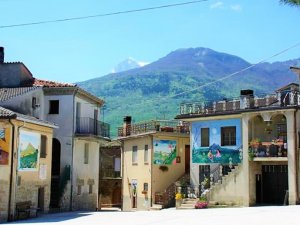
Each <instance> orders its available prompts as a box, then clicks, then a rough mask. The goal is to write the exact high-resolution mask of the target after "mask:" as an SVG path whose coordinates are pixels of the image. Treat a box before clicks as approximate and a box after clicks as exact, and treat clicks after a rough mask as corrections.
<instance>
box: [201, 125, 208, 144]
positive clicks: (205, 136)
mask: <svg viewBox="0 0 300 225" xmlns="http://www.w3.org/2000/svg"><path fill="white" fill-rule="evenodd" d="M201 147H209V128H201Z"/></svg>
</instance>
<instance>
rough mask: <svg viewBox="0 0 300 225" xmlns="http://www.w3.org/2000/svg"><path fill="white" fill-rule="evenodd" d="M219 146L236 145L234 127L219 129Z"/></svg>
mask: <svg viewBox="0 0 300 225" xmlns="http://www.w3.org/2000/svg"><path fill="white" fill-rule="evenodd" d="M221 145H222V146H226V145H236V127H221Z"/></svg>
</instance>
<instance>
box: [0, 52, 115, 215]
mask: <svg viewBox="0 0 300 225" xmlns="http://www.w3.org/2000/svg"><path fill="white" fill-rule="evenodd" d="M1 54H2V56H3V57H2V59H3V60H2V61H0V77H1V79H0V81H1V83H0V105H1V106H4V107H6V108H9V109H11V110H13V111H16V112H20V113H22V114H25V115H29V116H33V117H35V118H39V119H42V120H45V121H50V122H52V123H55V124H57V125H58V127H59V128H58V129H56V130H55V131H54V134H53V140H52V146H53V151H52V158H53V160H52V177H51V201H50V207H51V209H52V210H53V211H58V210H60V211H61V210H63V211H64V210H77V209H88V210H95V209H97V208H98V199H99V187H98V186H99V151H100V150H99V149H100V146H101V145H102V144H104V143H106V142H107V141H109V140H110V126H109V124H107V123H104V122H102V121H101V120H100V115H101V113H100V110H101V107H102V105H103V104H104V101H103V100H101V99H99V98H98V97H96V96H94V95H92V94H90V93H88V92H87V91H85V90H83V89H81V88H79V87H78V86H77V85H75V84H67V83H59V82H54V81H45V80H40V79H36V78H34V77H33V76H32V74H31V73H30V71H29V70H28V69H27V68H26V67H25V66H24V64H23V63H19V62H18V63H7V62H4V50H3V48H2V51H1V48H0V55H1ZM10 76H13V77H14V80H15V82H13V83H11V82H10V81H9V79H8V78H9V77H10ZM5 77H6V78H5Z"/></svg>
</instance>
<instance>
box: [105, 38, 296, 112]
mask: <svg viewBox="0 0 300 225" xmlns="http://www.w3.org/2000/svg"><path fill="white" fill-rule="evenodd" d="M299 46H300V42H298V43H296V44H294V45H292V46H290V47H288V48H285V49H283V50H281V51H279V52H277V53H275V54H273V55H272V56H270V57H267V58H265V59H262V60H260V61H258V62H257V63H255V64H252V65H250V66H247V67H245V68H243V69H241V70H238V71H236V72H233V73H231V74H228V75H226V76H224V77H221V78H219V79H217V80H214V81H211V82H208V83H206V84H203V85H200V86H199V87H197V88H193V89H190V90H187V91H183V92H180V93H177V94H174V95H170V96H166V97H160V98H156V99H152V100H148V101H145V102H143V103H141V104H137V105H145V104H149V103H152V102H155V101H163V100H167V99H171V98H174V97H177V96H180V95H183V94H187V93H190V92H193V91H196V90H199V89H201V88H204V87H207V86H210V85H212V84H215V83H218V82H220V81H223V80H226V79H228V78H231V77H233V76H235V75H238V74H241V73H242V72H245V71H247V70H249V69H251V68H253V67H255V66H257V65H259V64H261V63H264V62H267V61H269V60H270V59H272V58H275V57H276V56H279V55H281V54H283V53H285V52H287V51H289V50H291V49H293V48H296V47H299ZM137 105H135V106H137ZM115 108H117V107H115ZM115 108H108V109H110V110H113V109H115Z"/></svg>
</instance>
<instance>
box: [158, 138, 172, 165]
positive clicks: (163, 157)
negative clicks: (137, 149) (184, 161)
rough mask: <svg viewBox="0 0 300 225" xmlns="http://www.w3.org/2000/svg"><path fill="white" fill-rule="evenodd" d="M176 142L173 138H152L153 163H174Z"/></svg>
mask: <svg viewBox="0 0 300 225" xmlns="http://www.w3.org/2000/svg"><path fill="white" fill-rule="evenodd" d="M176 149H177V142H176V141H174V140H153V152H154V153H153V154H154V156H153V163H154V164H158V165H170V164H172V163H174V164H175V163H176Z"/></svg>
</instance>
